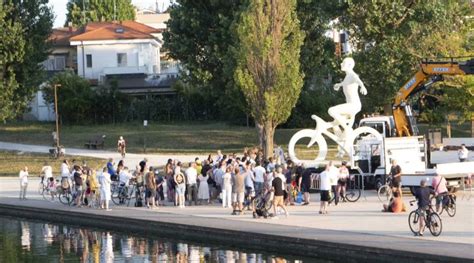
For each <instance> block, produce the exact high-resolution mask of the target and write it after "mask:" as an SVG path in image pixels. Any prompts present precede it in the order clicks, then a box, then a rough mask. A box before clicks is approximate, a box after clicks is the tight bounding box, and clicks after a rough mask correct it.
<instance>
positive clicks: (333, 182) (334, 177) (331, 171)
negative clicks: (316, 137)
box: [329, 161, 339, 205]
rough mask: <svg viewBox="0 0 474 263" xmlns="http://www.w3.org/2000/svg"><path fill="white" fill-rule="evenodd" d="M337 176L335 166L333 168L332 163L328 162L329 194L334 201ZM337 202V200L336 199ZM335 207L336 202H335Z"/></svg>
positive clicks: (337, 172)
mask: <svg viewBox="0 0 474 263" xmlns="http://www.w3.org/2000/svg"><path fill="white" fill-rule="evenodd" d="M338 175H339V170H338V169H337V168H336V166H334V164H333V162H332V161H329V180H330V183H331V192H332V194H333V196H334V200H336V195H337V193H336V190H337V177H338ZM331 199H332V198H330V200H329V204H331ZM337 200H339V199H337ZM336 205H337V202H336Z"/></svg>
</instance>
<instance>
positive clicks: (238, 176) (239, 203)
mask: <svg viewBox="0 0 474 263" xmlns="http://www.w3.org/2000/svg"><path fill="white" fill-rule="evenodd" d="M232 179H233V181H232V201H233V203H234V204H233V207H234V211H233V213H232V214H233V215H237V214H242V213H243V203H244V198H245V174H244V173H241V172H240V169H239V167H235V169H234V176H233V177H232Z"/></svg>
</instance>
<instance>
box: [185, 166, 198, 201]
mask: <svg viewBox="0 0 474 263" xmlns="http://www.w3.org/2000/svg"><path fill="white" fill-rule="evenodd" d="M185 174H186V186H187V188H188V195H189V196H188V200H189V205H191V203H192V202H193V201H194V205H197V195H198V186H197V170H196V163H194V162H193V163H189V168H188V169H186V171H185Z"/></svg>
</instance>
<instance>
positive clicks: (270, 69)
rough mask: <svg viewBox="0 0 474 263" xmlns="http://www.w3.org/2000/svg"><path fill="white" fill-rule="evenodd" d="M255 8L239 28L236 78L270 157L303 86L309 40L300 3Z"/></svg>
mask: <svg viewBox="0 0 474 263" xmlns="http://www.w3.org/2000/svg"><path fill="white" fill-rule="evenodd" d="M249 2H250V3H249V5H248V6H246V7H244V8H243V11H242V13H241V15H240V18H239V19H238V21H237V22H236V32H235V34H236V40H237V41H236V45H235V54H234V55H235V59H236V61H237V67H236V69H235V75H234V76H235V82H236V83H237V84H238V86H239V87H240V89H242V93H243V94H244V96H245V99H246V100H247V103H248V105H250V111H251V114H252V116H253V118H254V119H255V122H256V123H257V127H258V130H259V136H260V140H261V146H262V148H263V149H264V154H265V156H266V157H270V156H272V155H273V137H274V133H275V128H276V127H277V125H279V124H281V123H283V122H285V121H286V120H287V119H288V117H289V116H290V113H291V110H292V108H293V107H294V106H295V104H296V101H297V100H298V97H299V95H300V91H301V88H302V86H303V74H302V73H301V71H300V61H299V57H300V49H301V45H302V44H303V40H304V34H303V32H302V31H301V29H300V23H299V20H298V18H297V15H296V0H252V1H249Z"/></svg>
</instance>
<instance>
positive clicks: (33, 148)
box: [0, 142, 207, 165]
mask: <svg viewBox="0 0 474 263" xmlns="http://www.w3.org/2000/svg"><path fill="white" fill-rule="evenodd" d="M49 149H51V147H50V146H41V145H31V144H21V143H10V142H0V150H9V151H22V152H32V153H47V154H49ZM66 155H67V156H68V155H74V156H85V157H93V158H99V159H109V158H113V159H114V161H115V162H118V161H119V160H121V159H122V157H121V156H120V154H119V153H118V152H114V151H104V150H91V149H77V148H66ZM196 157H199V158H200V159H201V160H204V159H206V158H207V156H201V155H184V154H183V155H176V154H175V155H172V154H166V155H165V154H134V153H128V154H126V155H125V159H124V160H125V161H126V162H127V163H131V164H138V163H139V162H140V161H141V160H143V158H147V159H148V161H149V162H150V163H151V164H152V165H165V164H166V162H167V161H168V159H170V158H171V159H178V160H180V161H181V162H191V161H194V159H195V158H196Z"/></svg>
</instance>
